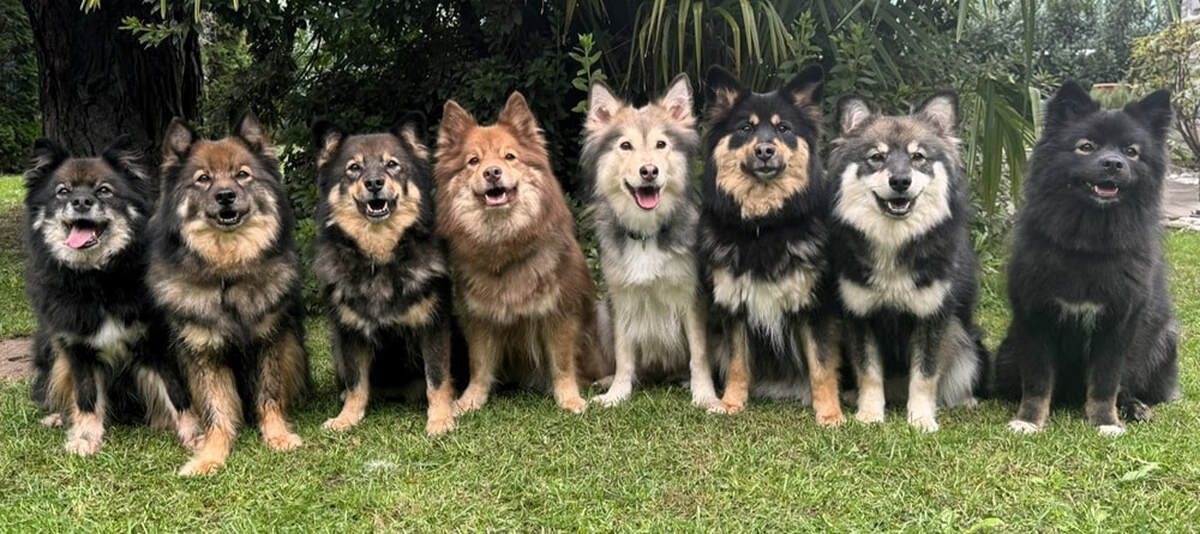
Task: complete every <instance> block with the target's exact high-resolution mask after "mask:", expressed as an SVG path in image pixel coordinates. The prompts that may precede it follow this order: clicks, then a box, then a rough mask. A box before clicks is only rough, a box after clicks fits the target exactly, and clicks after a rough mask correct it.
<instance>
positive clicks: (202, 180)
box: [196, 173, 212, 184]
mask: <svg viewBox="0 0 1200 534" xmlns="http://www.w3.org/2000/svg"><path fill="white" fill-rule="evenodd" d="M211 181H212V176H209V175H208V173H204V174H201V175H200V176H197V177H196V183H198V184H207V183H209V182H211Z"/></svg>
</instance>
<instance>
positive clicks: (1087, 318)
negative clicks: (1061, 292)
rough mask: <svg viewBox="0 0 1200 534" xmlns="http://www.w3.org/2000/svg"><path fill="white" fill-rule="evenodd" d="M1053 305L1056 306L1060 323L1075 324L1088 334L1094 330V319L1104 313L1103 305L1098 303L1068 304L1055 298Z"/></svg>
mask: <svg viewBox="0 0 1200 534" xmlns="http://www.w3.org/2000/svg"><path fill="white" fill-rule="evenodd" d="M1054 303H1055V304H1057V305H1058V313H1059V320H1060V321H1063V322H1068V321H1074V322H1077V323H1079V325H1080V326H1082V327H1083V329H1084V330H1087V331H1089V332H1090V331H1092V330H1094V329H1095V328H1096V318H1097V317H1099V316H1100V314H1102V313H1104V305H1103V304H1100V303H1098V302H1088V301H1083V302H1068V301H1066V300H1063V299H1060V298H1056V299H1054Z"/></svg>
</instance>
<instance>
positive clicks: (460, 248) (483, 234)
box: [434, 93, 613, 412]
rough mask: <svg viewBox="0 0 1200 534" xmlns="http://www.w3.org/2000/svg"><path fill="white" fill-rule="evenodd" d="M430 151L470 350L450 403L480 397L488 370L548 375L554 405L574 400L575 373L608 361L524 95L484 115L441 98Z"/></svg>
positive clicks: (568, 405) (589, 376) (584, 272)
mask: <svg viewBox="0 0 1200 534" xmlns="http://www.w3.org/2000/svg"><path fill="white" fill-rule="evenodd" d="M437 150H438V156H437V166H436V168H435V171H434V172H435V177H436V184H437V187H436V189H437V192H436V197H437V210H438V221H437V232H438V234H439V235H440V236H442V237H443V238H445V239H446V241H447V243H448V245H449V258H450V264H451V272H452V273H453V281H454V287H455V291H456V296H457V298H458V299H459V303H460V306H461V314H460V316H461V317H462V318H463V321H464V330H465V331H466V335H467V342H468V346H469V351H470V359H471V383H470V385H468V387H467V389H466V391H464V393H463V397H462V398H461V399H460V400H459V401H458V409H459V411H467V410H471V409H475V408H478V407H479V406H480V405H482V404H483V403H484V402H486V400H487V395H488V393H489V392H490V390H491V388H492V384H493V382H495V381H496V380H497V379H499V380H501V381H509V382H516V383H521V384H530V385H532V384H538V385H549V386H551V389H552V390H553V391H554V394H555V398H556V400H557V401H558V403H559V405H560V406H562V407H563V408H565V409H568V410H570V411H574V412H580V411H583V409H584V406H585V404H584V403H583V400H582V398H581V397H580V395H579V382H583V383H585V384H590V383H591V382H592V381H594V380H597V379H599V378H601V377H604V376H607V375H610V374H612V369H613V362H612V357H611V355H609V354H608V351H607V350H606V346H605V344H604V343H602V339H603V337H602V336H601V333H600V332H599V331H598V325H600V324H602V322H601V321H598V319H599V317H598V315H597V310H598V308H597V305H596V299H595V289H594V287H593V285H592V280H591V277H590V275H589V273H588V269H587V264H586V263H585V261H584V256H583V252H582V251H581V250H580V248H579V244H578V243H577V242H576V241H575V229H574V224H573V222H572V219H571V214H570V212H569V211H568V210H567V206H566V202H565V201H564V199H563V192H562V189H561V188H560V186H559V183H558V181H557V180H556V179H555V178H554V176H553V174H552V173H551V171H550V164H549V161H548V159H547V156H546V151H545V143H544V140H543V139H542V135H541V133H540V131H539V130H538V127H537V123H536V121H535V119H534V117H533V114H532V113H531V112H530V111H529V107H528V105H527V104H526V102H525V99H524V98H523V97H522V96H521V95H520V94H519V93H513V95H512V96H511V97H510V98H509V100H508V103H507V104H506V105H505V107H504V110H503V111H501V113H500V119H499V121H498V123H497V124H495V125H492V126H479V125H478V123H476V122H475V119H474V118H473V117H472V116H471V115H470V114H469V113H467V112H466V111H465V110H463V109H462V108H461V107H459V106H458V104H456V103H454V102H453V101H449V102H447V103H446V107H445V111H444V114H443V118H442V123H441V130H440V132H439V134H438V149H437ZM485 173H486V175H485ZM489 176H491V177H493V180H494V181H489V179H488V177H489Z"/></svg>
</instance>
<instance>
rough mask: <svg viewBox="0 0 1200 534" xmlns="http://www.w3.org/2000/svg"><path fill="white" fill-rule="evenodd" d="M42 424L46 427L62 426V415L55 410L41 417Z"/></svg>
mask: <svg viewBox="0 0 1200 534" xmlns="http://www.w3.org/2000/svg"><path fill="white" fill-rule="evenodd" d="M42 424H43V425H45V426H46V428H59V427H61V426H63V416H62V414H60V413H57V412H55V413H52V414H50V415H47V416H46V417H43V418H42Z"/></svg>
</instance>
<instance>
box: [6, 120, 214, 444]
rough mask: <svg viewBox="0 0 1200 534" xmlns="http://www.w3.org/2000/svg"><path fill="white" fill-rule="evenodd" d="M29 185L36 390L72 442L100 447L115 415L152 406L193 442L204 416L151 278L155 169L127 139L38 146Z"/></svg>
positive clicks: (51, 420) (128, 415)
mask: <svg viewBox="0 0 1200 534" xmlns="http://www.w3.org/2000/svg"><path fill="white" fill-rule="evenodd" d="M26 178H27V183H26V185H27V187H28V191H27V194H26V197H25V212H26V229H27V231H28V245H29V263H28V271H27V275H26V280H27V283H28V292H29V300H30V302H31V303H32V305H33V309H34V311H35V313H36V314H37V321H38V329H37V335H36V337H35V347H34V384H33V398H34V401H35V402H36V403H37V404H38V406H39V407H41V408H42V409H45V410H47V411H49V412H50V414H49V415H48V416H47V417H46V418H45V419H44V420H43V422H44V423H46V424H47V425H49V426H57V425H59V424H62V423H64V422H65V423H66V424H67V425H69V429H68V431H67V443H66V447H67V450H68V451H70V452H73V453H75V454H79V455H85V456H86V455H91V454H95V453H96V452H97V451H99V450H100V445H101V443H102V441H103V438H104V423H105V419H106V417H111V418H114V419H119V420H131V419H136V418H138V417H140V416H142V415H143V414H145V415H147V416H148V417H149V418H150V420H151V423H152V424H153V425H154V426H156V427H166V428H172V429H176V430H177V431H178V432H179V437H180V439H181V440H183V441H184V443H185V444H188V445H189V446H193V447H194V446H195V444H196V441H197V439H198V437H199V428H198V425H197V422H196V419H195V417H193V416H192V415H191V413H190V411H189V410H188V408H189V406H190V399H189V395H188V392H187V389H186V387H185V386H184V383H183V380H182V379H181V377H180V373H179V369H178V368H177V366H176V364H175V361H174V360H173V359H172V358H170V356H169V354H168V352H167V351H166V349H165V347H166V343H167V340H166V338H165V328H164V327H163V324H162V319H161V317H160V316H159V314H157V313H156V312H155V311H154V304H153V302H152V301H151V299H150V293H149V291H148V290H147V288H146V285H145V282H144V275H145V272H146V259H145V249H146V246H145V243H146V239H145V227H146V217H147V216H148V213H147V210H148V201H147V195H146V189H147V183H146V181H147V180H146V173H145V172H144V170H143V169H142V168H141V167H140V166H139V165H138V163H137V156H136V154H134V153H133V152H131V151H130V150H129V149H128V139H127V138H121V139H118V141H117V142H115V143H114V144H113V145H112V146H111V147H109V148H108V149H107V150H105V151H104V154H103V155H102V156H101V157H99V158H72V157H70V156H69V155H68V154H67V153H66V151H64V150H63V149H61V148H59V147H58V146H56V145H55V144H54V143H52V142H50V141H48V140H44V139H43V140H41V141H38V143H37V144H36V145H35V146H34V162H33V168H32V169H30V171H29V172H28V173H27V174H26Z"/></svg>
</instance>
